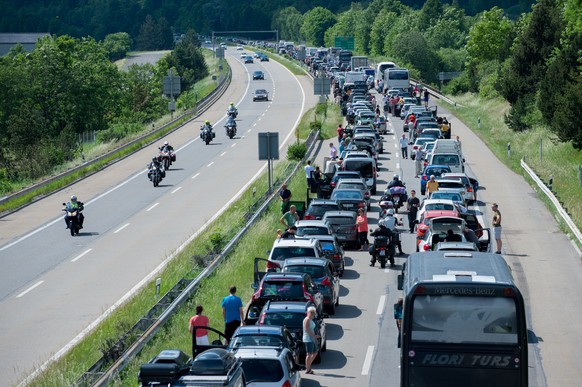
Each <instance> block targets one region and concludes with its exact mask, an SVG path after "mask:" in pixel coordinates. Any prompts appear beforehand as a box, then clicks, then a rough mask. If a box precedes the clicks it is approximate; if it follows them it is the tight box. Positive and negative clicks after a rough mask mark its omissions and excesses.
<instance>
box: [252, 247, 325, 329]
mask: <svg viewBox="0 0 582 387" xmlns="http://www.w3.org/2000/svg"><path fill="white" fill-rule="evenodd" d="M258 259H260V258H258ZM257 276H258V273H256V274H255V277H257ZM262 277H263V278H262V280H261V282H260V284H259V285H258V286H257V284H256V282H255V283H253V285H252V286H253V289H255V290H256V292H255V293H254V294H253V296H252V297H251V303H250V305H249V308H248V311H247V318H245V321H246V320H249V321H248V322H251V323H252V321H250V320H252V317H251V315H253V314H255V313H256V312H257V311H258V310H260V309H261V308H262V307H263V306H264V305H265V304H266V303H267V301H269V300H292V301H303V302H305V301H311V302H313V303H314V304H315V306H316V307H317V310H318V311H319V312H320V313H321V312H322V311H323V294H321V292H320V291H319V289H318V288H317V285H316V284H315V283H314V282H313V280H312V279H311V276H310V275H309V274H301V273H275V272H267V273H264V274H263V275H262Z"/></svg>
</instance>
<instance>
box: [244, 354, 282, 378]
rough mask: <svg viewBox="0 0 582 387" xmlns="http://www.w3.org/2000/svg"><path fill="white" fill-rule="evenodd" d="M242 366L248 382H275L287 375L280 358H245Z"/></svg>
mask: <svg viewBox="0 0 582 387" xmlns="http://www.w3.org/2000/svg"><path fill="white" fill-rule="evenodd" d="M242 368H243V370H244V372H245V379H246V381H247V383H249V384H250V383H275V382H279V381H280V380H281V379H283V377H284V376H285V373H284V372H283V367H282V366H281V362H280V361H279V360H278V359H257V358H254V357H252V358H243V359H242Z"/></svg>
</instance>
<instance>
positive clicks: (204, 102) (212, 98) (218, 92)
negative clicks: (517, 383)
mask: <svg viewBox="0 0 582 387" xmlns="http://www.w3.org/2000/svg"><path fill="white" fill-rule="evenodd" d="M231 80H232V71H231V69H230V67H229V69H228V73H227V74H226V75H225V76H224V77H223V78H222V79H221V81H220V83H219V84H218V86H217V87H216V89H214V90H213V91H212V92H211V93H210V94H208V95H207V96H206V97H204V98H203V99H201V100H200V101H199V102H198V103H197V104H196V106H195V107H194V108H192V109H189V110H186V111H184V112H183V113H182V114H180V115H179V116H177V117H176V118H174V119H173V120H171V121H170V122H168V123H167V124H164V125H162V126H160V127H159V128H157V129H155V130H153V131H150V132H147V133H145V134H143V135H141V136H139V137H138V138H136V139H134V140H132V141H130V142H128V143H126V144H124V145H122V146H120V147H118V148H115V149H113V150H112V151H110V152H107V153H105V154H103V155H101V156H99V157H96V158H95V159H93V160H91V161H88V162H86V163H83V164H81V165H79V166H76V167H74V168H71V169H69V170H68V171H66V172H63V173H60V174H58V175H55V176H52V177H50V178H48V179H45V180H43V181H41V182H39V183H36V184H33V185H31V186H30V187H27V188H25V189H23V190H20V191H18V192H15V193H13V194H11V195H8V196H6V197H3V198H2V199H0V204H3V203H6V202H8V201H10V200H12V199H16V198H18V197H21V196H23V195H26V194H28V193H30V192H33V191H34V190H36V189H39V188H42V187H44V186H47V185H49V184H51V183H53V182H55V181H57V180H59V179H62V178H64V177H66V176H70V175H72V174H74V173H76V172H79V171H81V170H83V169H84V168H86V167H88V166H91V165H93V164H96V163H99V162H101V161H103V160H105V159H107V158H108V157H111V156H112V155H114V154H115V153H117V152H120V151H123V150H125V149H127V148H130V147H132V146H134V145H135V144H137V143H139V142H140V141H143V140H144V139H146V138H147V137H149V136H151V135H152V134H156V133H159V132H161V131H163V130H165V129H166V128H167V127H168V126H170V125H172V124H174V123H175V122H177V121H180V120H182V119H183V118H184V117H187V116H188V115H191V117H190V118H189V119H188V120H186V121H184V124H186V123H188V122H190V121H192V120H194V119H196V118H197V117H199V116H200V115H202V114H203V113H204V112H205V111H206V110H208V108H210V106H212V105H213V104H214V103H215V102H216V101H217V100H218V99H219V98H220V97H221V96H222V95H223V94H224V92H225V91H226V89H227V88H228V86H229V85H230V82H231ZM182 126H183V125H180V126H177V127H176V128H174V129H173V130H171V131H170V132H168V133H172V132H174V131H175V130H178V129H179V128H180V127H182ZM155 141H157V140H152V141H150V142H148V143H147V144H144V145H143V146H142V147H141V148H140V149H143V148H144V147H146V146H149V145H151V144H153V143H154V142H155ZM128 156H130V154H128V155H125V156H122V157H119V158H117V159H115V160H113V161H111V162H109V163H107V164H106V165H104V166H103V168H105V167H107V166H109V165H112V164H114V163H117V162H118V161H121V160H123V159H125V158H126V157H128ZM103 168H101V169H103ZM97 172H99V170H98V171H94V172H91V173H88V174H86V175H84V176H83V177H81V178H79V179H77V180H75V181H74V182H71V183H69V184H67V185H66V186H63V187H62V188H60V189H59V190H61V189H63V188H66V187H68V186H70V185H72V184H75V183H77V182H79V181H81V180H83V179H85V178H87V177H89V176H91V175H93V174H95V173H97ZM43 197H44V195H41V196H38V197H36V198H34V199H33V200H32V201H31V202H29V203H27V204H25V205H23V206H21V207H19V208H17V209H14V210H11V211H6V212H4V213H2V214H0V218H2V217H4V216H6V215H9V214H11V213H13V212H15V211H18V210H19V209H22V208H23V207H26V206H28V205H30V204H32V203H34V202H36V201H38V200H41V199H42V198H43Z"/></svg>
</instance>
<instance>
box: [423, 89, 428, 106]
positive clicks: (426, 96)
mask: <svg viewBox="0 0 582 387" xmlns="http://www.w3.org/2000/svg"><path fill="white" fill-rule="evenodd" d="M424 107H428V89H427V88H425V89H424Z"/></svg>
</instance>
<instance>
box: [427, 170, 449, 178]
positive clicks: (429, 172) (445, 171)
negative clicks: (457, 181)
mask: <svg viewBox="0 0 582 387" xmlns="http://www.w3.org/2000/svg"><path fill="white" fill-rule="evenodd" d="M449 171H450V168H427V170H426V172H425V173H424V174H425V175H429V176H430V175H435V177H438V176H440V175H442V174H443V173H447V172H449Z"/></svg>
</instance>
